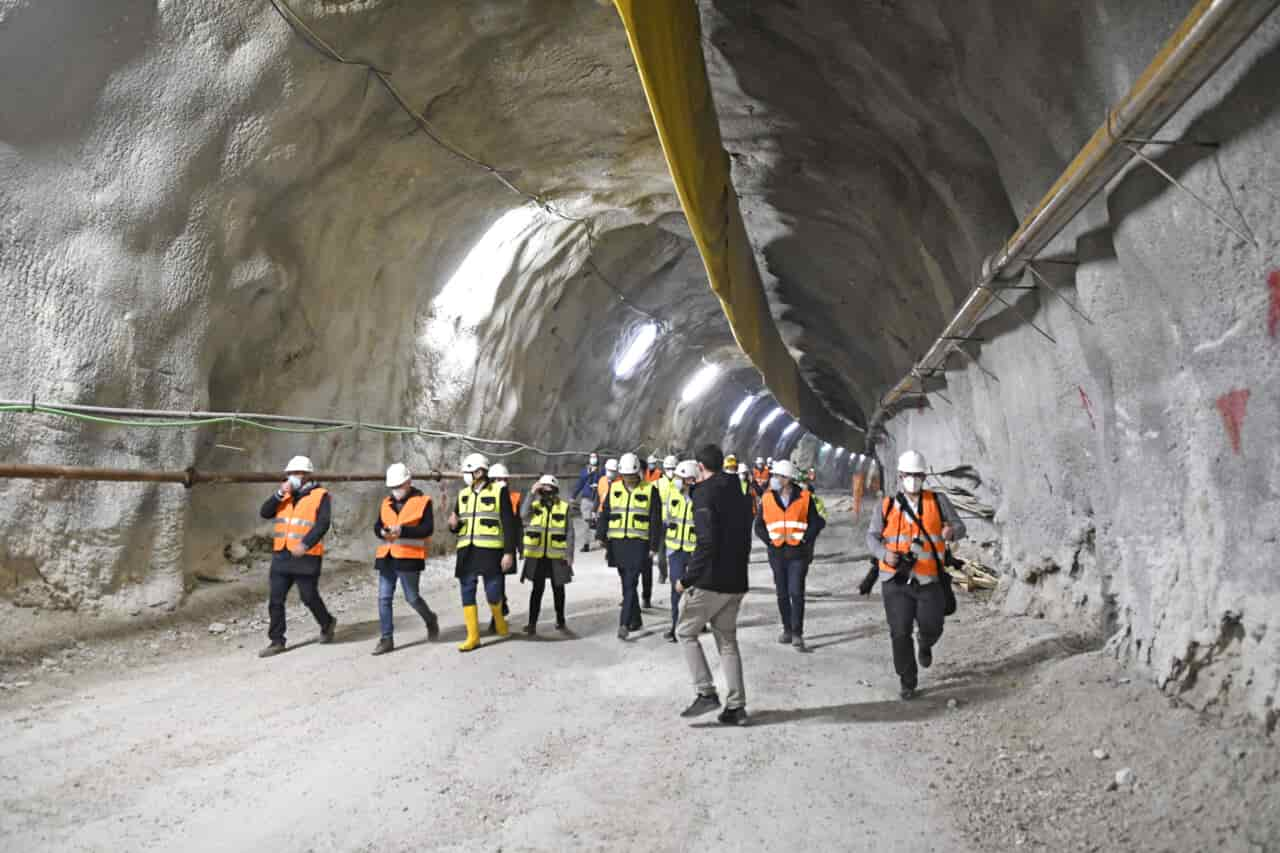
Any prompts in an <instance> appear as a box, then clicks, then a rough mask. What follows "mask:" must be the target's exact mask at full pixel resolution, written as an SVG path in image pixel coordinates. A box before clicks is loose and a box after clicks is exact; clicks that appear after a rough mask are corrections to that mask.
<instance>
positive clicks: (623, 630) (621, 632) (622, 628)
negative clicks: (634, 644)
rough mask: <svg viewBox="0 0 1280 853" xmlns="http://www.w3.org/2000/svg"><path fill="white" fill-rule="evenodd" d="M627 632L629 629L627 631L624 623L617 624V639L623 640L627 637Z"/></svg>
mask: <svg viewBox="0 0 1280 853" xmlns="http://www.w3.org/2000/svg"><path fill="white" fill-rule="evenodd" d="M629 633H630V631H628V630H627V628H626V626H625V625H619V626H618V639H619V640H625V639H626V638H627V635H628V634H629Z"/></svg>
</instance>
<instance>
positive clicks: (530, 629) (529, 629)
mask: <svg viewBox="0 0 1280 853" xmlns="http://www.w3.org/2000/svg"><path fill="white" fill-rule="evenodd" d="M524 632H525V633H526V634H528V635H529V636H530V637H532V636H533V635H534V634H536V633H538V626H537V625H525V626H524Z"/></svg>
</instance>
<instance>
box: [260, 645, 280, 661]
mask: <svg viewBox="0 0 1280 853" xmlns="http://www.w3.org/2000/svg"><path fill="white" fill-rule="evenodd" d="M282 652H284V643H272V644H271V645H269V646H267V647H266V648H265V649H263V650H262V651H260V652H258V657H260V658H270V657H275V656H276V655H278V654H281V653H282Z"/></svg>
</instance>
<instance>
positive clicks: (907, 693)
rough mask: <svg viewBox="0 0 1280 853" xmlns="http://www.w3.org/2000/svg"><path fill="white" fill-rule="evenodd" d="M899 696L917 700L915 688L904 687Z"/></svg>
mask: <svg viewBox="0 0 1280 853" xmlns="http://www.w3.org/2000/svg"><path fill="white" fill-rule="evenodd" d="M898 695H899V696H901V697H902V698H903V699H914V698H916V689H915V688H914V687H904V688H902V689H901V690H900V691H898Z"/></svg>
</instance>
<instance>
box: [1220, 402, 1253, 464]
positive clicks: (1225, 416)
mask: <svg viewBox="0 0 1280 853" xmlns="http://www.w3.org/2000/svg"><path fill="white" fill-rule="evenodd" d="M1248 403H1249V389H1247V388H1237V389H1235V390H1233V391H1228V392H1227V393H1226V394H1223V395H1222V396H1221V397H1219V398H1218V411H1219V412H1221V413H1222V425H1223V426H1225V427H1226V429H1227V437H1228V438H1229V439H1231V450H1232V452H1234V453H1237V454H1238V453H1239V452H1240V427H1241V426H1243V425H1244V411H1245V407H1246V406H1247V405H1248Z"/></svg>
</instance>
